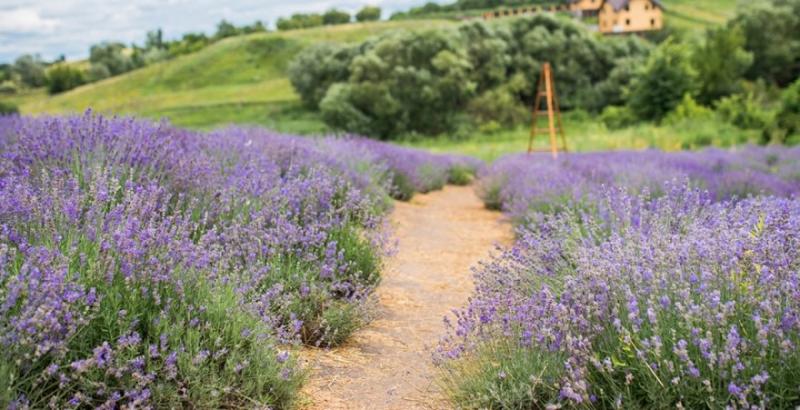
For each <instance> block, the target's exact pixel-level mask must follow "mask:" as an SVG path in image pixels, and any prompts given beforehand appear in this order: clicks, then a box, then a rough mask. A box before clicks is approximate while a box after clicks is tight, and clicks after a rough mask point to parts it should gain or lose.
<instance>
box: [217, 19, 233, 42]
mask: <svg viewBox="0 0 800 410" xmlns="http://www.w3.org/2000/svg"><path fill="white" fill-rule="evenodd" d="M237 35H239V29H237V28H236V26H234V25H233V23H231V22H229V21H227V20H222V21H220V22H219V24H217V32H216V33H215V34H214V38H217V39H222V38H227V37H233V36H237Z"/></svg>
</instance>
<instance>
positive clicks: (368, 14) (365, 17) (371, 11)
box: [356, 6, 381, 23]
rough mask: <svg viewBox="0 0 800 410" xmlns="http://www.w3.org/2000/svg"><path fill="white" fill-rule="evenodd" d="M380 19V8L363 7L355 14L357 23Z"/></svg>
mask: <svg viewBox="0 0 800 410" xmlns="http://www.w3.org/2000/svg"><path fill="white" fill-rule="evenodd" d="M380 19H381V8H380V7H375V6H364V8H362V9H361V10H359V11H358V13H356V21H358V22H362V23H363V22H366V21H378V20H380Z"/></svg>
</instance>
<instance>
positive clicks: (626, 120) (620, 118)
mask: <svg viewBox="0 0 800 410" xmlns="http://www.w3.org/2000/svg"><path fill="white" fill-rule="evenodd" d="M600 121H602V122H603V124H605V125H606V127H608V128H609V129H612V130H616V129H621V128H625V127H628V126H631V125H633V124H635V123H636V122H637V121H638V118H637V117H636V114H634V113H633V110H631V109H630V108H629V107H627V106H620V107H617V106H613V105H612V106H608V107H606V108H605V109H604V110H603V112H602V114H600Z"/></svg>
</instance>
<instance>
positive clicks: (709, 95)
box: [692, 26, 753, 105]
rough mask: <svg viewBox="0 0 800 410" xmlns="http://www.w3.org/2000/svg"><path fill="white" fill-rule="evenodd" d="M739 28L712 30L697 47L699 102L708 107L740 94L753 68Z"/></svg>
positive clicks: (751, 55)
mask: <svg viewBox="0 0 800 410" xmlns="http://www.w3.org/2000/svg"><path fill="white" fill-rule="evenodd" d="M745 41H746V39H745V37H744V34H743V32H742V30H741V28H740V27H739V26H730V27H718V28H712V29H709V30H708V31H707V32H706V35H705V37H704V39H703V43H702V44H700V45H699V46H697V47H695V49H694V50H693V52H692V53H693V55H692V66H693V67H694V68H695V70H696V71H697V84H698V90H697V99H698V101H700V102H701V103H703V104H705V105H710V104H712V103H713V102H714V101H716V100H718V99H720V98H722V97H726V96H728V95H731V94H734V93H736V92H739V91H741V82H742V78H743V76H744V74H745V73H746V72H747V70H748V69H749V68H750V66H751V65H752V64H753V53H751V52H748V51H746V50H745V49H744V45H745Z"/></svg>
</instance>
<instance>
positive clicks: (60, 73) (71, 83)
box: [47, 63, 86, 94]
mask: <svg viewBox="0 0 800 410" xmlns="http://www.w3.org/2000/svg"><path fill="white" fill-rule="evenodd" d="M85 83H86V77H85V76H84V74H83V71H81V70H79V69H77V68H74V67H72V66H69V65H67V64H63V63H62V64H57V65H55V66H53V67H51V68H50V69H49V70H48V71H47V91H48V92H49V93H50V94H58V93H61V92H64V91H68V90H71V89H73V88H76V87H79V86H81V85H83V84H85Z"/></svg>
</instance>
